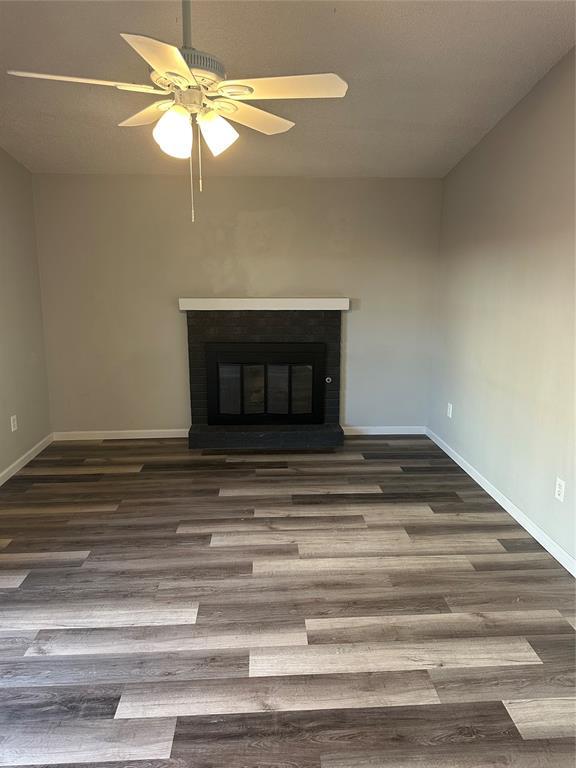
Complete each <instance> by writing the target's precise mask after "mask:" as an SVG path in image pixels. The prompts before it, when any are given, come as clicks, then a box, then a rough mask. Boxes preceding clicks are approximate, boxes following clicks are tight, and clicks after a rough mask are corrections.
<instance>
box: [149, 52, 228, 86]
mask: <svg viewBox="0 0 576 768" xmlns="http://www.w3.org/2000/svg"><path fill="white" fill-rule="evenodd" d="M180 53H181V54H182V56H183V57H184V61H185V62H186V64H188V66H189V68H190V71H191V72H192V73H193V75H194V77H195V78H196V80H197V81H198V85H201V86H202V87H203V88H206V89H207V90H213V89H214V88H215V87H216V86H217V85H218V83H219V82H221V81H222V80H224V79H225V78H226V71H225V69H224V65H223V64H222V62H221V61H218V59H217V58H216V57H215V56H213V55H212V54H211V53H206V52H205V51H198V50H197V49H196V48H180ZM150 78H151V80H152V82H153V83H154V84H155V85H157V86H158V87H160V88H165V89H167V90H171V88H172V82H171V81H170V80H168V79H167V78H166V77H164V75H161V74H160V73H159V72H152V73H151V74H150Z"/></svg>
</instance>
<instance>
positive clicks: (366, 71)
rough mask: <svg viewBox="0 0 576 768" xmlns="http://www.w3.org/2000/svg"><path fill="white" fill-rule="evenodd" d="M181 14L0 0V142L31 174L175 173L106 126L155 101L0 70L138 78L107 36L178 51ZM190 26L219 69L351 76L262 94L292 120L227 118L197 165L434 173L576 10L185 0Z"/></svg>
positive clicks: (489, 4) (482, 126) (525, 84)
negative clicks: (310, 94)
mask: <svg viewBox="0 0 576 768" xmlns="http://www.w3.org/2000/svg"><path fill="white" fill-rule="evenodd" d="M180 14H181V10H180V3H179V2H171V1H169V0H165V1H160V2H139V1H138V0H129V1H128V2H114V1H112V0H107V1H104V2H100V1H94V0H85V1H84V2H69V1H65V2H52V1H51V0H43V1H42V2H22V1H20V0H19V1H18V2H4V1H3V0H0V145H1V146H3V147H4V148H5V149H6V150H7V151H8V152H10V153H11V154H12V155H13V156H14V157H16V158H17V159H18V160H20V161H21V162H22V163H24V165H26V166H27V167H28V168H29V169H30V170H32V171H34V172H56V173H178V172H185V171H186V162H185V161H177V160H172V159H170V158H168V157H167V156H166V155H163V154H162V153H161V152H160V150H159V149H158V147H157V146H156V145H155V143H154V142H153V140H152V137H151V129H150V128H149V127H143V128H131V129H127V128H123V129H121V128H117V127H116V124H117V123H118V122H120V121H121V120H123V119H124V118H126V117H127V116H128V115H130V114H132V113H133V112H135V111H137V110H139V109H141V108H143V107H144V106H146V105H147V104H148V103H150V101H151V98H152V97H149V96H143V95H141V94H132V93H125V92H120V91H116V90H112V89H108V88H98V87H95V86H86V85H72V84H63V83H51V82H40V81H32V80H21V79H19V78H13V77H9V76H7V75H5V74H4V72H5V70H6V69H8V68H13V69H28V70H35V71H39V72H52V73H57V74H69V75H78V76H84V77H95V78H102V79H115V80H127V81H135V82H137V81H140V82H148V70H147V65H146V64H145V63H144V62H143V61H142V60H140V59H139V57H138V56H137V55H136V54H135V53H134V52H133V51H132V49H131V48H129V46H128V45H127V44H126V43H125V42H124V41H123V40H122V39H121V38H120V36H119V33H120V32H134V33H142V34H147V35H151V36H154V37H157V38H159V39H161V40H165V41H167V42H172V43H176V44H178V45H179V44H181V36H182V33H181V15H180ZM192 27H193V32H192V39H193V43H194V45H195V47H197V48H200V49H202V50H205V51H210V52H211V53H213V54H215V55H216V56H218V57H219V58H220V59H221V60H222V61H223V62H224V64H225V66H226V69H227V72H228V76H229V77H236V78H238V77H248V76H264V75H281V74H303V73H307V72H326V71H328V72H329V71H333V72H337V73H338V74H340V75H341V76H342V77H343V78H345V79H346V80H347V81H348V83H349V86H350V87H349V91H348V95H347V96H346V97H345V98H344V99H340V100H323V101H316V102H314V101H298V102H296V101H274V102H267V105H266V108H268V109H271V110H272V111H276V112H277V113H278V114H280V115H282V116H284V117H287V118H289V119H291V120H293V121H294V122H295V123H296V126H295V127H294V128H293V129H292V130H291V131H289V132H288V133H286V134H281V135H278V136H264V135H260V134H256V133H254V132H252V131H251V130H250V129H248V128H243V127H239V131H240V132H241V140H240V141H238V142H236V144H235V145H234V146H233V147H232V148H231V149H230V150H229V151H228V152H226V153H224V154H223V155H221V156H220V157H219V158H217V159H216V160H214V159H211V158H206V172H207V173H208V174H211V175H225V176H226V175H242V176H244V175H253V176H260V175H265V176H286V175H288V176H391V177H394V176H402V177H418V176H420V177H421V176H429V177H438V176H444V175H445V174H446V173H447V172H448V171H449V170H450V168H452V167H453V166H454V165H455V163H457V162H458V160H460V158H461V157H463V155H464V154H466V152H467V151H468V150H469V149H471V147H473V146H474V145H475V144H476V143H477V142H478V141H479V139H480V138H481V137H482V136H483V135H484V134H485V133H486V132H487V131H488V130H489V129H490V128H491V127H492V126H493V125H495V123H496V122H497V121H498V120H499V119H500V118H501V117H502V116H503V115H504V114H505V113H506V112H507V111H508V110H509V109H510V108H511V107H512V106H513V105H514V104H515V103H516V102H517V101H519V99H521V98H522V97H523V96H524V95H525V94H526V93H527V92H528V91H529V90H530V88H531V87H532V86H533V85H534V84H535V83H536V82H537V81H538V80H539V79H540V78H541V77H542V76H543V75H544V74H545V73H546V72H547V71H548V70H549V69H550V68H551V67H552V66H553V65H554V64H555V63H556V62H557V61H558V60H559V59H560V58H561V57H562V56H563V55H564V54H565V53H566V52H567V51H568V50H569V49H570V48H571V47H572V46H573V45H574V4H573V3H571V2H554V1H546V2H523V1H520V2H517V1H515V0H513V1H512V2H501V1H500V0H492V1H490V0H486V1H485V2H473V1H468V0H465V1H463V2H457V1H455V2H439V1H437V0H434V1H433V2H417V1H413V2H410V1H403V2H362V1H361V0H358V1H354V0H353V1H352V2H302V1H301V2H283V1H281V0H273V1H268V2H258V1H257V0H250V1H249V2H243V1H240V0H238V1H236V0H231V1H230V2H219V1H218V0H213V1H211V2H192ZM258 106H265V105H264V104H263V103H262V104H259V105H258Z"/></svg>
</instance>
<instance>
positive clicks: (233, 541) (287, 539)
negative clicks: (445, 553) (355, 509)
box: [210, 528, 410, 552]
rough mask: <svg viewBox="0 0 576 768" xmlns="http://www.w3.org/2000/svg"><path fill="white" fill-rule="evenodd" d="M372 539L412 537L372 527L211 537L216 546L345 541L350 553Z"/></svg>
mask: <svg viewBox="0 0 576 768" xmlns="http://www.w3.org/2000/svg"><path fill="white" fill-rule="evenodd" d="M365 542H369V543H373V544H375V545H377V544H382V546H384V545H386V544H389V545H396V544H400V543H402V542H404V543H406V544H409V543H410V540H409V538H408V536H407V534H406V531H404V529H403V528H389V529H387V530H386V531H380V532H379V533H378V534H376V533H372V532H369V531H368V530H366V529H364V530H361V529H360V530H355V531H353V532H348V531H323V530H320V531H303V530H302V531H301V530H296V531H253V532H252V531H250V532H247V533H246V532H235V533H234V532H233V533H214V534H212V538H211V540H210V546H212V547H250V546H272V545H279V544H298V545H301V544H306V545H310V544H315V545H318V546H322V547H326V546H328V545H335V544H341V545H342V546H345V547H348V552H350V551H351V549H352V548H354V547H355V546H356V545H360V544H362V543H365Z"/></svg>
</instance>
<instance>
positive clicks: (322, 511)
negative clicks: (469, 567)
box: [254, 502, 434, 525]
mask: <svg viewBox="0 0 576 768" xmlns="http://www.w3.org/2000/svg"><path fill="white" fill-rule="evenodd" d="M320 515H325V516H329V517H332V516H333V515H362V516H363V517H364V519H365V520H368V517H370V516H373V518H374V521H376V520H381V519H382V518H388V517H389V518H390V520H393V519H394V517H395V516H397V517H398V518H399V522H398V523H397V525H402V522H404V521H405V520H406V519H411V518H416V519H420V518H423V519H424V518H425V519H428V518H430V517H433V515H434V513H433V512H432V509H431V507H430V505H429V504H390V503H386V502H382V503H374V504H362V505H358V504H335V505H334V508H330V506H329V505H328V504H327V505H324V506H310V505H305V504H282V505H281V504H276V505H274V506H272V505H268V506H264V505H256V508H255V509H254V517H292V516H294V517H304V516H306V517H307V516H311V517H318V516H320Z"/></svg>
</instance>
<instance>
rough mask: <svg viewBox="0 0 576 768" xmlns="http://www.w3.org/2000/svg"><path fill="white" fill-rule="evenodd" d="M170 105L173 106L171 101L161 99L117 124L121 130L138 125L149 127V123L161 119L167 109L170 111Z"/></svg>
mask: <svg viewBox="0 0 576 768" xmlns="http://www.w3.org/2000/svg"><path fill="white" fill-rule="evenodd" d="M172 104H174V102H173V100H172V99H161V100H160V101H155V102H154V104H150V106H149V107H146V108H145V109H141V110H140V112H136V114H135V115H132V116H131V117H128V118H127V119H126V120H123V121H122V122H121V123H118V125H119V126H120V127H121V128H134V127H136V126H138V125H149V124H150V123H155V122H156V120H159V119H160V118H161V117H162V115H163V114H164V112H166V110H167V109H170V107H171V106H172Z"/></svg>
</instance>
